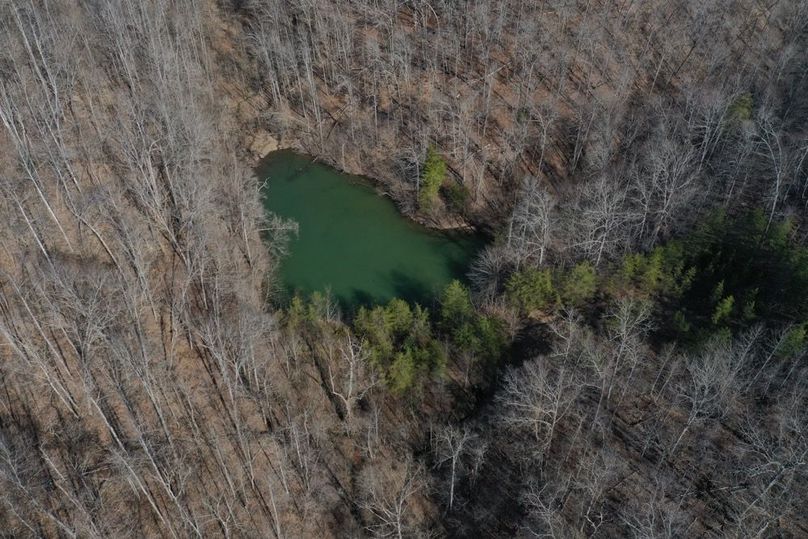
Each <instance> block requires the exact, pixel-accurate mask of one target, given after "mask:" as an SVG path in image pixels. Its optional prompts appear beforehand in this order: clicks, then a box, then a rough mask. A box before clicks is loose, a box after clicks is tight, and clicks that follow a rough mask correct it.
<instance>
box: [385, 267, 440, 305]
mask: <svg viewBox="0 0 808 539" xmlns="http://www.w3.org/2000/svg"><path fill="white" fill-rule="evenodd" d="M389 279H390V283H391V285H392V287H393V291H394V292H395V296H396V297H398V298H401V299H403V300H406V301H408V302H409V303H413V302H414V303H420V304H421V305H423V306H427V305H428V304H429V303H430V302H431V299H432V297H433V292H434V291H433V290H430V288H429V287H428V286H427V285H426V284H425V282H424V281H423V280H421V279H420V278H418V277H414V276H410V275H407V274H406V273H404V272H401V271H398V270H393V271H392V272H390V277H389Z"/></svg>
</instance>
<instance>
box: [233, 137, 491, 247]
mask: <svg viewBox="0 0 808 539" xmlns="http://www.w3.org/2000/svg"><path fill="white" fill-rule="evenodd" d="M247 140H248V141H249V142H248V143H247V145H246V150H247V153H248V154H249V155H250V156H251V158H252V163H253V168H254V169H255V170H258V169H259V168H260V166H261V163H262V162H263V161H265V160H266V159H267V157H268V156H269V155H270V154H272V153H273V152H277V151H281V150H291V151H294V152H297V153H300V154H303V155H306V156H307V157H310V158H311V159H312V161H313V162H317V163H322V164H324V165H326V166H329V167H331V168H333V169H335V170H337V171H338V172H340V173H342V174H346V175H350V176H355V177H358V178H361V179H362V180H364V181H365V182H366V183H367V185H368V186H370V187H372V188H373V189H374V190H375V191H376V193H377V194H378V195H379V196H382V197H385V198H388V199H390V200H391V201H392V202H393V204H395V207H396V209H397V210H398V213H399V214H400V215H401V216H402V217H404V218H405V219H407V220H409V221H412V222H413V223H417V224H419V225H421V226H424V227H426V228H429V229H432V230H436V231H440V232H458V233H467V234H485V232H484V230H483V229H481V228H480V226H479V225H476V224H474V223H473V222H472V221H470V220H468V219H466V218H464V217H461V216H459V215H457V214H455V213H449V212H440V213H438V214H437V215H424V214H422V213H418V212H417V211H415V212H413V211H408V210H407V208H405V207H404V204H403V202H402V201H401V200H399V198H398V197H396V196H395V194H394V193H392V192H391V191H390V190H389V189H387V187H388V182H385V181H383V180H381V179H380V178H376V177H374V176H371V175H368V174H365V173H363V172H361V171H360V172H356V171H352V170H346V169H345V168H343V167H342V166H340V165H339V163H337V162H336V161H335V160H334V159H332V158H330V157H329V156H326V155H318V154H317V153H316V152H315V151H312V150H311V149H310V148H307V147H306V146H305V145H304V144H303V143H302V142H301V141H299V140H291V141H289V140H284V139H283V137H280V138H278V137H277V136H275V135H274V134H273V133H270V132H269V131H267V130H264V129H257V130H255V131H254V132H253V133H252V134H251V135H248V136H247Z"/></svg>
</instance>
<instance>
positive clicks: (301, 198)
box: [259, 150, 482, 308]
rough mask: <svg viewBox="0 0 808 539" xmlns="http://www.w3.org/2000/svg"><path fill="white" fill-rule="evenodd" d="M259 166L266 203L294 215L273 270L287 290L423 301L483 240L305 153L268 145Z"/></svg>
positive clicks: (345, 298) (460, 275) (345, 299)
mask: <svg viewBox="0 0 808 539" xmlns="http://www.w3.org/2000/svg"><path fill="white" fill-rule="evenodd" d="M259 174H260V177H261V178H262V179H263V180H265V185H264V204H265V207H266V209H267V210H268V211H270V212H273V213H275V214H276V215H279V216H281V217H284V218H288V219H293V220H295V221H296V222H297V223H298V233H297V235H293V236H292V239H291V241H290V244H289V253H288V255H286V257H285V258H284V259H283V260H282V261H281V266H280V272H279V273H280V275H279V277H280V280H281V284H282V288H283V290H284V293H285V294H284V295H286V296H290V295H291V294H294V293H298V294H301V295H302V296H308V295H310V294H311V293H313V292H315V291H321V292H325V291H329V292H330V293H331V295H332V297H333V298H335V299H336V300H337V301H338V302H339V303H340V304H341V305H342V306H343V307H346V308H355V307H356V306H358V305H370V304H374V303H386V302H387V301H389V300H390V299H392V298H394V297H399V298H402V299H406V300H408V301H417V302H419V303H421V304H429V303H431V302H432V301H433V300H434V299H435V298H436V297H437V295H438V294H439V293H440V292H441V291H442V290H443V288H444V287H445V286H446V285H447V284H448V283H449V282H450V281H451V280H452V279H461V280H463V279H464V278H465V275H466V272H467V270H468V265H469V262H470V261H471V259H472V257H473V256H474V254H475V253H476V252H477V250H478V248H479V247H480V246H481V245H482V240H481V238H480V237H479V236H475V235H470V234H460V233H444V232H437V231H434V230H430V229H428V228H426V227H424V226H421V225H418V224H416V223H414V222H412V221H410V220H408V219H406V218H405V217H403V216H402V215H401V214H400V213H399V212H398V210H397V209H396V207H395V205H394V204H393V202H392V201H391V200H390V199H389V198H387V197H384V196H381V195H379V194H377V193H376V192H375V191H374V189H373V188H372V187H370V186H369V184H368V182H367V181H365V180H364V179H362V178H358V177H356V176H351V175H348V174H343V173H341V172H339V171H337V170H335V169H333V168H331V167H329V166H327V165H324V164H322V163H318V162H315V161H314V160H313V159H312V158H311V157H309V156H305V155H301V154H298V153H295V152H292V151H288V150H280V151H277V152H273V153H271V154H269V155H268V156H267V157H266V159H265V160H264V161H263V163H262V165H261V167H260V168H259Z"/></svg>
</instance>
